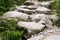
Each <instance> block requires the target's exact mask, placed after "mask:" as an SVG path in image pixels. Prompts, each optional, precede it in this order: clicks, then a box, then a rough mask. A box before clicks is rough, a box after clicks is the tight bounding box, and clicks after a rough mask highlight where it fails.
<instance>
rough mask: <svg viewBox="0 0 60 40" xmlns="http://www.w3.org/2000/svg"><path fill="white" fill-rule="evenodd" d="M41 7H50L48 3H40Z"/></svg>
mask: <svg viewBox="0 0 60 40" xmlns="http://www.w3.org/2000/svg"><path fill="white" fill-rule="evenodd" d="M39 4H40V5H41V6H44V7H48V6H49V5H50V2H40V3H39Z"/></svg>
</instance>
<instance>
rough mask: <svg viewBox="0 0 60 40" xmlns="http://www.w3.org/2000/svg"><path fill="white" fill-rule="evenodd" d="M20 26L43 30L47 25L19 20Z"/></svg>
mask: <svg viewBox="0 0 60 40" xmlns="http://www.w3.org/2000/svg"><path fill="white" fill-rule="evenodd" d="M18 26H19V27H24V28H26V29H28V30H40V31H41V30H43V28H44V27H45V25H42V24H38V23H35V22H18Z"/></svg>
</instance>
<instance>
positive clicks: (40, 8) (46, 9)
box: [36, 6, 51, 13]
mask: <svg viewBox="0 0 60 40" xmlns="http://www.w3.org/2000/svg"><path fill="white" fill-rule="evenodd" d="M50 11H51V10H50V9H48V8H46V7H40V6H39V7H38V8H37V9H36V12H37V13H50Z"/></svg>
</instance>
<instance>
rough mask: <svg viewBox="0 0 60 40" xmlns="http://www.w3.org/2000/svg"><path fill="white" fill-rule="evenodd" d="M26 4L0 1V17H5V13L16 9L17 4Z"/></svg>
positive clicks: (15, 1) (22, 0) (10, 0)
mask: <svg viewBox="0 0 60 40" xmlns="http://www.w3.org/2000/svg"><path fill="white" fill-rule="evenodd" d="M24 2H25V0H0V16H1V15H3V13H4V12H6V11H9V10H10V7H14V9H15V6H14V5H16V4H18V5H21V4H23V3H24Z"/></svg>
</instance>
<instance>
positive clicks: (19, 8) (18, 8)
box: [16, 7, 35, 14]
mask: <svg viewBox="0 0 60 40" xmlns="http://www.w3.org/2000/svg"><path fill="white" fill-rule="evenodd" d="M16 8H17V10H18V11H20V12H24V13H28V14H32V13H35V10H30V9H26V8H21V7H16Z"/></svg>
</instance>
